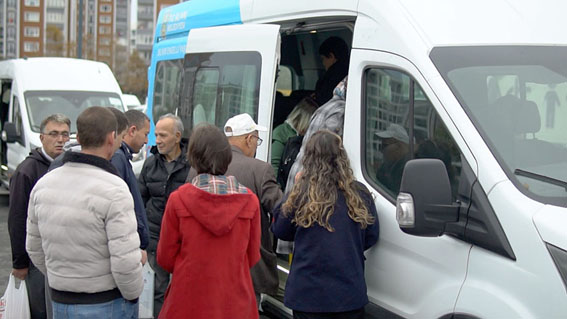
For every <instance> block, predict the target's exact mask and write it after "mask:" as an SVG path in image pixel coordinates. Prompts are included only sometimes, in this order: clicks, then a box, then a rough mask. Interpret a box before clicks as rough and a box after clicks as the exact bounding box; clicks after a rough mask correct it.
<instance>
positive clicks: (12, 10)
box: [0, 0, 19, 58]
mask: <svg viewBox="0 0 567 319" xmlns="http://www.w3.org/2000/svg"><path fill="white" fill-rule="evenodd" d="M17 8H18V0H0V57H2V58H15V57H17V56H18V36H17V32H18V24H17V23H18V21H19V18H18V10H17Z"/></svg>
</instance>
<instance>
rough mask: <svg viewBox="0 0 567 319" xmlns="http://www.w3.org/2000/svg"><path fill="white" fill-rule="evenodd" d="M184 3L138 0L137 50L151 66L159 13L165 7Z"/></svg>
mask: <svg viewBox="0 0 567 319" xmlns="http://www.w3.org/2000/svg"><path fill="white" fill-rule="evenodd" d="M180 2H183V1H181V0H138V11H137V13H138V24H137V28H136V50H137V51H138V53H139V54H140V57H141V58H142V59H143V60H144V61H145V62H146V64H147V65H150V59H151V57H152V43H153V39H154V33H155V25H156V21H157V17H158V14H159V11H160V10H161V9H163V8H165V7H169V6H171V5H174V4H177V3H180Z"/></svg>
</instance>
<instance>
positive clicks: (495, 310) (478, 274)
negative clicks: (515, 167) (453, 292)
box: [455, 181, 567, 318]
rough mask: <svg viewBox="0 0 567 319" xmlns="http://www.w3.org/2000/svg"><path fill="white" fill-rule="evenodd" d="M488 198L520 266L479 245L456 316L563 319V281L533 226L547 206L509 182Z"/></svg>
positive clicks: (473, 253)
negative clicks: (535, 218)
mask: <svg viewBox="0 0 567 319" xmlns="http://www.w3.org/2000/svg"><path fill="white" fill-rule="evenodd" d="M488 197H489V200H490V203H491V205H492V206H493V208H494V210H495V211H496V212H498V218H499V220H500V222H501V224H502V227H503V229H504V230H505V232H506V235H507V237H508V239H509V240H510V244H511V245H512V248H513V249H514V253H515V255H516V261H513V260H510V259H507V258H502V257H501V256H499V255H496V254H494V253H492V252H489V251H487V250H485V249H482V248H479V247H477V246H474V247H473V249H472V250H471V254H470V259H469V266H468V271H467V278H466V280H465V283H464V285H463V289H462V291H461V294H460V296H459V300H458V303H457V306H456V308H455V309H456V312H462V311H465V312H468V313H471V314H478V315H480V316H481V317H487V318H502V317H516V318H562V317H564V315H565V313H567V294H566V293H565V288H564V287H563V284H562V279H561V277H560V275H559V273H558V271H557V268H556V267H555V265H554V263H553V261H552V258H551V256H550V254H549V252H548V250H547V248H546V247H545V243H544V242H543V241H542V240H541V238H540V234H539V233H538V230H537V229H536V227H534V224H533V222H532V217H533V216H534V215H535V216H538V215H542V214H544V213H543V208H544V205H542V204H541V203H537V202H535V201H533V200H531V199H529V198H526V197H524V196H523V195H522V194H521V193H520V192H519V191H518V190H517V188H516V187H515V186H514V185H513V184H512V183H511V182H509V181H508V182H503V183H499V184H498V185H497V186H496V187H494V189H493V190H492V191H491V192H490V193H489V194H488ZM563 221H564V219H563ZM564 234H565V233H564V232H563V237H565V236H564ZM564 248H565V247H563V249H564ZM478 305H483V306H482V309H480V307H479V306H478ZM475 308H476V309H475Z"/></svg>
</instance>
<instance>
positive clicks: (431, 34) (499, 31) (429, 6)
mask: <svg viewBox="0 0 567 319" xmlns="http://www.w3.org/2000/svg"><path fill="white" fill-rule="evenodd" d="M386 2H389V3H391V4H392V5H397V6H398V8H399V10H398V11H399V12H400V16H399V17H398V18H400V19H403V18H404V15H405V16H406V17H405V19H407V20H409V21H410V23H411V24H412V25H413V26H414V28H415V30H416V31H417V32H419V33H421V35H422V37H423V38H424V40H425V41H426V42H427V43H429V46H441V45H469V44H482V45H484V44H487V45H491V44H508V45H511V44H567V34H566V32H565V25H566V23H565V22H564V18H565V17H564V15H565V12H566V11H567V2H564V1H555V0H540V1H533V0H514V1H504V0H499V1H495V0H477V1H453V0H437V1H435V2H430V1H420V0H404V1H392V0H390V1H386ZM433 4H434V5H435V6H434V7H433ZM375 5H376V6H377V8H378V6H382V5H383V3H382V1H380V3H378V4H375ZM386 9H387V8H386Z"/></svg>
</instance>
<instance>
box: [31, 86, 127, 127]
mask: <svg viewBox="0 0 567 319" xmlns="http://www.w3.org/2000/svg"><path fill="white" fill-rule="evenodd" d="M24 97H25V99H26V108H27V111H28V115H29V119H30V127H31V129H32V131H34V132H39V127H40V124H41V121H42V120H43V119H44V118H46V117H48V116H49V115H51V114H54V113H61V114H64V115H66V116H67V117H69V119H71V128H70V129H71V133H75V132H76V131H77V128H76V126H75V122H76V121H77V117H78V116H79V114H80V113H81V112H82V111H83V110H85V109H86V108H88V107H89V106H106V107H114V108H117V109H119V110H121V111H124V107H123V105H122V101H121V100H120V96H119V95H118V94H116V93H109V92H86V91H27V92H25V93H24Z"/></svg>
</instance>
